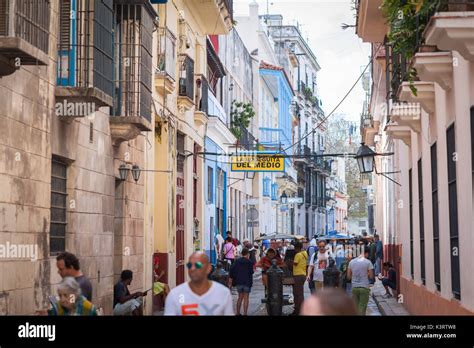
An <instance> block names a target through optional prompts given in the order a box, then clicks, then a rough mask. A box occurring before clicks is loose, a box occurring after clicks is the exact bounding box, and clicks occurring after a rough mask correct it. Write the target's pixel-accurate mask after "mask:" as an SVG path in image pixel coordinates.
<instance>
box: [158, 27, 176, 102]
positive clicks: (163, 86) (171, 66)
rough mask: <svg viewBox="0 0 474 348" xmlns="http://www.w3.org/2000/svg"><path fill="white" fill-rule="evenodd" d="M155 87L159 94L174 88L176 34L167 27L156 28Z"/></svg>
mask: <svg viewBox="0 0 474 348" xmlns="http://www.w3.org/2000/svg"><path fill="white" fill-rule="evenodd" d="M155 88H156V89H157V91H158V92H159V93H161V94H171V93H173V92H174V90H175V88H176V36H175V35H174V34H173V33H172V32H171V31H170V30H169V29H168V28H158V57H157V68H156V71H155Z"/></svg>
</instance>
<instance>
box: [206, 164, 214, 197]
mask: <svg viewBox="0 0 474 348" xmlns="http://www.w3.org/2000/svg"><path fill="white" fill-rule="evenodd" d="M207 201H208V202H209V203H211V204H212V203H214V169H212V167H207Z"/></svg>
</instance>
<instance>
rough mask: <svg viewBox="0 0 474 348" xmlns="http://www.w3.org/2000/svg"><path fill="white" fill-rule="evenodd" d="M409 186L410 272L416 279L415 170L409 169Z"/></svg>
mask: <svg viewBox="0 0 474 348" xmlns="http://www.w3.org/2000/svg"><path fill="white" fill-rule="evenodd" d="M408 186H409V189H408V191H409V193H410V201H409V204H410V274H411V278H412V279H415V267H414V259H415V255H414V248H413V170H412V169H410V170H409V171H408Z"/></svg>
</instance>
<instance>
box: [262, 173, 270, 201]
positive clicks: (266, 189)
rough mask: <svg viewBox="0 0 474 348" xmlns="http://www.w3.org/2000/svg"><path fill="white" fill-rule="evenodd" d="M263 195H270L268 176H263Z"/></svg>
mask: <svg viewBox="0 0 474 348" xmlns="http://www.w3.org/2000/svg"><path fill="white" fill-rule="evenodd" d="M263 196H264V197H270V178H268V177H265V178H263Z"/></svg>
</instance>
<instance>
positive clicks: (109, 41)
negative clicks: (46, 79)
mask: <svg viewBox="0 0 474 348" xmlns="http://www.w3.org/2000/svg"><path fill="white" fill-rule="evenodd" d="M113 5H114V4H113V0H104V1H92V0H83V1H73V0H62V1H60V2H59V40H58V70H57V71H58V75H57V85H58V87H67V88H69V89H68V90H67V91H64V90H62V89H61V88H59V89H58V90H57V93H56V96H57V97H64V98H66V97H67V98H74V97H80V98H82V99H83V100H86V101H87V100H89V99H92V98H91V97H92V95H95V96H96V97H97V102H98V103H99V104H101V105H108V106H112V101H113V94H114V71H113V69H114V63H115V60H114V34H113V32H114V21H115V16H114V7H113ZM71 14H73V15H71ZM71 88H73V89H75V91H73V90H71ZM94 88H95V89H98V90H99V91H100V92H98V91H96V90H91V89H94ZM81 90H82V92H81ZM75 92H77V93H75ZM101 93H103V94H105V95H101Z"/></svg>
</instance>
